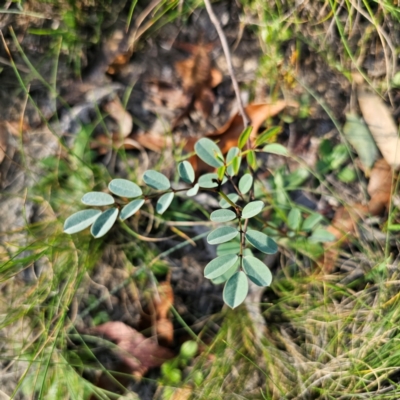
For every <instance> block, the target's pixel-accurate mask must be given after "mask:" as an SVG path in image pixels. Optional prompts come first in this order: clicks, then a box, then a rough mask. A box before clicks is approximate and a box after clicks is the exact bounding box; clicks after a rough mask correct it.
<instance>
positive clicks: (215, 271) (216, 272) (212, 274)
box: [204, 254, 239, 279]
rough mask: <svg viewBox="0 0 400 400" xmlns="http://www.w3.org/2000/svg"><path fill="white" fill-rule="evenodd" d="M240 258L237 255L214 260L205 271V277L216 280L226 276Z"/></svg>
mask: <svg viewBox="0 0 400 400" xmlns="http://www.w3.org/2000/svg"><path fill="white" fill-rule="evenodd" d="M238 258H239V257H238V256H237V255H236V254H226V255H224V256H220V257H217V258H214V260H212V261H210V262H209V263H208V264H207V265H206V267H205V269H204V276H205V277H206V278H208V279H215V278H218V277H219V276H221V275H223V274H225V273H226V272H227V271H228V270H229V269H230V268H231V267H232V266H233V265H234V264H235V263H236V261H237V260H238Z"/></svg>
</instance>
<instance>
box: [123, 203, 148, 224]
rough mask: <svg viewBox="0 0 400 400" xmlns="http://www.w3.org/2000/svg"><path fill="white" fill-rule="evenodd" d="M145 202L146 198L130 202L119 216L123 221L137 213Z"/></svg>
mask: <svg viewBox="0 0 400 400" xmlns="http://www.w3.org/2000/svg"><path fill="white" fill-rule="evenodd" d="M143 204H144V199H136V200H133V201H131V202H130V203H128V204H127V205H126V206H125V207H124V208H123V209H122V210H121V214H120V216H119V218H120V219H121V220H122V221H123V220H125V219H127V218H129V217H131V216H132V215H133V214H135V213H136V212H137V211H138V210H139V209H140V207H142V205H143Z"/></svg>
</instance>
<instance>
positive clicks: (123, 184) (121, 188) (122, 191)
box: [108, 179, 143, 199]
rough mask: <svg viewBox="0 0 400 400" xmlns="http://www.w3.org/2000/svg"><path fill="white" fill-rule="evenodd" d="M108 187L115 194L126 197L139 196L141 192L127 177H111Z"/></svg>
mask: <svg viewBox="0 0 400 400" xmlns="http://www.w3.org/2000/svg"><path fill="white" fill-rule="evenodd" d="M108 189H110V192H112V193H114V194H116V195H117V196H121V197H127V198H128V199H129V198H133V197H139V196H141V195H142V194H143V192H142V189H140V187H139V186H138V185H136V183H134V182H131V181H128V180H127V179H113V180H112V181H111V182H110V183H109V185H108Z"/></svg>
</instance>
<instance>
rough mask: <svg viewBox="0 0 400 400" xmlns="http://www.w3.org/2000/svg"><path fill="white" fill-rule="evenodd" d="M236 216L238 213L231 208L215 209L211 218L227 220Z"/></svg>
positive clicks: (216, 220) (219, 220) (217, 220)
mask: <svg viewBox="0 0 400 400" xmlns="http://www.w3.org/2000/svg"><path fill="white" fill-rule="evenodd" d="M235 218H236V214H235V213H234V212H233V211H231V210H224V209H223V210H215V211H213V212H212V213H211V215H210V219H211V221H214V222H227V221H232V220H233V219H235Z"/></svg>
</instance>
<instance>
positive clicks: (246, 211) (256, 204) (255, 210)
mask: <svg viewBox="0 0 400 400" xmlns="http://www.w3.org/2000/svg"><path fill="white" fill-rule="evenodd" d="M263 208H264V203H263V202H262V201H252V202H250V203H248V204H246V206H245V207H244V208H243V210H242V218H245V219H247V218H252V217H254V216H256V215H257V214H259V213H260V212H261V211H262V209H263Z"/></svg>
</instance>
